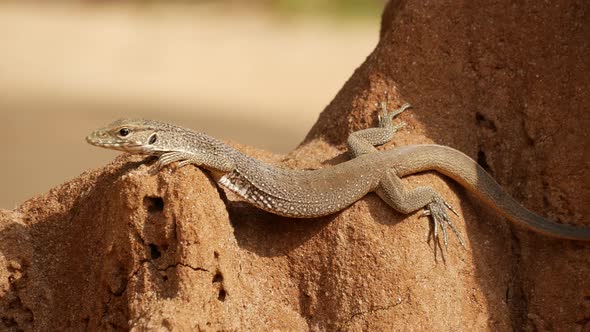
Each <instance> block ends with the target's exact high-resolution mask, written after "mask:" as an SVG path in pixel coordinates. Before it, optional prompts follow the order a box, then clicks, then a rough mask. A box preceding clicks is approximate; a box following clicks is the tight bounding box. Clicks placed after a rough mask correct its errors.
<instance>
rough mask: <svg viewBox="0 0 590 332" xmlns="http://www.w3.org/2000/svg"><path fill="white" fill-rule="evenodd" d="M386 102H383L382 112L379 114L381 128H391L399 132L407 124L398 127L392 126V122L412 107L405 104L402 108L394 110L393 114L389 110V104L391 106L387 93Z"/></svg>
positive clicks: (402, 123)
mask: <svg viewBox="0 0 590 332" xmlns="http://www.w3.org/2000/svg"><path fill="white" fill-rule="evenodd" d="M385 96H386V101H382V102H381V112H380V113H379V116H378V117H379V127H380V128H387V127H389V126H392V127H393V130H394V131H397V130H399V129H401V128H403V127H405V126H406V123H405V122H400V123H399V124H397V125H393V124H392V120H393V119H394V118H395V117H396V116H398V115H400V114H401V113H402V112H403V111H405V110H407V109H408V108H410V107H412V105H410V104H408V103H405V104H403V105H402V106H401V107H400V108H398V109H396V110H394V111H393V112H389V111H388V110H387V104H389V95H388V94H387V92H386V93H385Z"/></svg>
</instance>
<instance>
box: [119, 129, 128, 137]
mask: <svg viewBox="0 0 590 332" xmlns="http://www.w3.org/2000/svg"><path fill="white" fill-rule="evenodd" d="M119 135H120V136H122V137H125V136H127V135H129V129H127V128H121V129H120V130H119Z"/></svg>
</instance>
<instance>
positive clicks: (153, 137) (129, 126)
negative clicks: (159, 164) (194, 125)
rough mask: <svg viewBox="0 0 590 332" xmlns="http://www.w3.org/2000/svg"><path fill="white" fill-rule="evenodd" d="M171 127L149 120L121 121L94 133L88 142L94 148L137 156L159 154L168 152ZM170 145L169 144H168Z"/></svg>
mask: <svg viewBox="0 0 590 332" xmlns="http://www.w3.org/2000/svg"><path fill="white" fill-rule="evenodd" d="M168 127H171V126H169V125H166V124H164V123H159V122H156V121H149V120H136V119H121V120H117V121H115V122H113V123H111V124H109V125H107V126H106V127H104V128H100V129H97V130H95V131H93V132H92V133H91V134H90V135H88V136H87V137H86V141H87V142H88V143H90V144H92V145H94V146H99V147H103V148H107V149H113V150H120V151H125V152H130V153H135V154H158V153H159V152H164V151H167V150H168V149H167V145H170V144H167V143H166V139H165V138H166V136H169V135H162V133H163V132H165V131H167V129H173V128H168ZM168 143H169V142H168Z"/></svg>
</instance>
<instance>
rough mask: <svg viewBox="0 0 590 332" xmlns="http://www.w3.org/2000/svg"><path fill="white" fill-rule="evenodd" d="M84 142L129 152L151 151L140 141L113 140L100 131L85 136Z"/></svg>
mask: <svg viewBox="0 0 590 332" xmlns="http://www.w3.org/2000/svg"><path fill="white" fill-rule="evenodd" d="M86 142H88V143H89V144H91V145H94V146H98V147H101V148H106V149H112V150H119V151H124V152H131V153H151V149H150V148H148V147H146V146H145V145H144V144H142V143H141V142H131V141H121V140H115V139H113V138H112V137H108V136H106V137H105V135H101V133H100V132H93V133H92V134H90V135H88V136H86Z"/></svg>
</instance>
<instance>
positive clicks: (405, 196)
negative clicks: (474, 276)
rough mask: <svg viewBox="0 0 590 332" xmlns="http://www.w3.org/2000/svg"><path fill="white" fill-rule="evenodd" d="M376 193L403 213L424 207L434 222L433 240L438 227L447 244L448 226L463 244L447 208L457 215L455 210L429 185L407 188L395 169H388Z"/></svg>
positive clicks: (436, 235)
mask: <svg viewBox="0 0 590 332" xmlns="http://www.w3.org/2000/svg"><path fill="white" fill-rule="evenodd" d="M376 193H377V195H379V197H380V198H381V199H382V200H383V201H385V202H386V203H387V204H388V205H389V206H391V207H392V208H394V209H395V210H397V211H399V212H401V213H404V214H408V213H412V212H414V211H417V210H419V209H422V208H424V209H425V211H424V214H425V215H428V216H430V218H431V219H432V222H433V223H434V229H433V233H434V238H435V240H436V239H437V238H438V229H439V228H440V230H441V231H442V234H443V240H444V244H445V246H447V245H448V236H447V229H446V226H449V227H450V228H451V229H452V230H453V232H454V233H455V235H457V238H458V239H459V242H460V243H461V245H463V246H464V242H463V239H462V238H461V236H460V235H459V232H458V231H457V229H456V228H455V226H454V225H453V223H452V221H451V218H450V216H449V215H448V213H447V209H449V210H451V211H452V212H453V213H454V214H455V215H458V214H457V212H456V211H455V210H454V209H453V208H452V207H451V206H450V205H449V204H448V203H447V202H446V201H445V200H444V199H443V198H442V196H441V195H440V194H439V193H437V192H436V191H435V190H434V189H432V188H431V187H417V188H414V189H410V190H407V189H405V188H404V184H403V182H402V180H401V179H400V178H399V176H397V174H396V173H395V171H394V170H393V169H388V170H386V171H385V174H384V176H383V178H382V179H381V180H380V181H379V186H378V187H377V191H376Z"/></svg>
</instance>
